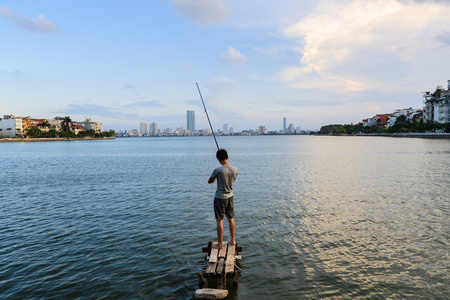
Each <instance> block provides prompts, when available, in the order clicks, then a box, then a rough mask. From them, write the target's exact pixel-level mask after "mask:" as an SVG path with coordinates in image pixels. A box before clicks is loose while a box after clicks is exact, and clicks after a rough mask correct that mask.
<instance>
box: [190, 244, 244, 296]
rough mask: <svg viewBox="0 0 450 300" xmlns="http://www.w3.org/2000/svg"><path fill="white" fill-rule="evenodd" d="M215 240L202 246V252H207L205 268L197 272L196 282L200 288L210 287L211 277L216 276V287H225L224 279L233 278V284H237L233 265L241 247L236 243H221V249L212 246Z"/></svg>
mask: <svg viewBox="0 0 450 300" xmlns="http://www.w3.org/2000/svg"><path fill="white" fill-rule="evenodd" d="M213 245H217V243H216V242H213V241H211V242H209V243H208V247H205V248H202V252H203V253H208V256H207V266H206V270H205V271H202V272H199V273H198V282H199V286H200V288H201V289H202V288H209V287H211V286H210V285H211V280H210V279H211V278H217V287H216V288H218V289H226V279H227V278H233V285H235V286H237V285H238V274H237V271H236V270H235V268H234V266H235V264H236V256H238V257H240V256H239V252H242V247H238V245H237V244H236V245H230V244H228V243H226V244H224V245H223V248H222V250H219V249H216V248H213V247H212V246H213Z"/></svg>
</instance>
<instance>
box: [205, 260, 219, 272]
mask: <svg viewBox="0 0 450 300" xmlns="http://www.w3.org/2000/svg"><path fill="white" fill-rule="evenodd" d="M216 266H217V263H215V262H214V263H211V262H210V263H208V266H207V267H206V271H205V273H207V274H214V273H216Z"/></svg>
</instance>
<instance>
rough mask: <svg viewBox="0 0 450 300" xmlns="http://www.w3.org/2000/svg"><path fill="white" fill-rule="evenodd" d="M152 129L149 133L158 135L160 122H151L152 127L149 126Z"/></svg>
mask: <svg viewBox="0 0 450 300" xmlns="http://www.w3.org/2000/svg"><path fill="white" fill-rule="evenodd" d="M149 129H150V130H149V133H150V134H151V135H156V134H158V123H156V122H151V123H150V128H149Z"/></svg>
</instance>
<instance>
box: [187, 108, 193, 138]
mask: <svg viewBox="0 0 450 300" xmlns="http://www.w3.org/2000/svg"><path fill="white" fill-rule="evenodd" d="M186 120H187V126H186V127H187V129H188V130H189V132H191V133H193V132H195V111H193V110H188V111H186Z"/></svg>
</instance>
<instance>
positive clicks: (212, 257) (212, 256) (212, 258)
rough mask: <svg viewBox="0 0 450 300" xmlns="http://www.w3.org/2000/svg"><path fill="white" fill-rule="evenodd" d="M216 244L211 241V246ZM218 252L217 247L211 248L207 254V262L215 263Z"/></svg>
mask: <svg viewBox="0 0 450 300" xmlns="http://www.w3.org/2000/svg"><path fill="white" fill-rule="evenodd" d="M215 245H217V243H213V246H215ZM218 253H219V249H217V248H211V254H210V255H209V262H210V263H215V262H217V254H218Z"/></svg>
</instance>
